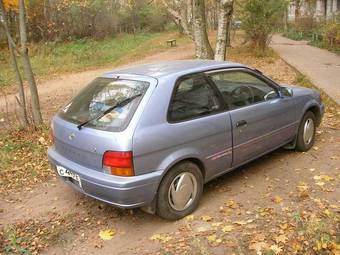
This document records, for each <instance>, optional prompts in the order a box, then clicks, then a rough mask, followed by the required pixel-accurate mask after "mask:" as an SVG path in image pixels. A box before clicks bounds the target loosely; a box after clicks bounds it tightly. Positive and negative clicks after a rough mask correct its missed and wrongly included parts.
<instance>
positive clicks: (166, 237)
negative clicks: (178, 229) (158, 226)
mask: <svg viewBox="0 0 340 255" xmlns="http://www.w3.org/2000/svg"><path fill="white" fill-rule="evenodd" d="M171 239H172V237H171V236H169V235H167V234H154V235H153V236H151V237H150V240H151V241H159V242H161V243H166V242H168V241H170V240H171Z"/></svg>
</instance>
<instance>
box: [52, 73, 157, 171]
mask: <svg viewBox="0 0 340 255" xmlns="http://www.w3.org/2000/svg"><path fill="white" fill-rule="evenodd" d="M146 80H147V79H146ZM146 80H145V79H144V80H143V79H141V80H133V79H126V78H125V79H123V78H103V77H102V78H97V79H95V80H94V81H93V82H91V83H90V84H89V85H88V86H87V87H86V88H84V89H83V90H82V91H81V92H80V93H79V94H78V95H77V96H76V97H75V98H74V99H73V100H72V101H71V102H69V103H68V104H67V105H66V106H65V107H64V108H63V109H62V110H61V111H60V112H59V114H58V115H57V116H55V117H54V119H53V134H54V141H55V144H54V146H55V150H56V152H58V153H59V154H60V155H62V156H63V157H65V158H67V159H69V160H71V161H73V162H75V163H78V164H80V165H83V166H85V167H87V168H90V169H93V170H96V171H103V169H102V158H103V154H104V152H105V151H131V148H132V135H133V130H132V128H130V126H132V125H130V123H131V124H132V122H136V121H138V118H137V117H138V116H136V115H140V114H141V110H140V108H141V107H142V105H144V104H145V103H146V102H145V101H146V100H147V98H148V97H149V96H150V93H151V92H150V89H149V87H150V82H149V81H146ZM136 95H137V96H136ZM134 96H136V97H135V98H134V99H133V100H132V101H131V102H128V103H127V104H124V105H122V106H119V107H116V108H114V109H112V111H110V112H108V113H107V114H105V115H104V116H102V117H100V118H97V117H98V116H100V115H103V112H105V111H107V110H108V109H109V108H110V107H112V106H115V105H117V104H119V103H120V102H122V101H124V100H126V99H128V98H131V97H134ZM88 121H89V122H88ZM86 122H87V124H86V125H84V126H83V127H80V128H79V125H81V124H84V123H86Z"/></svg>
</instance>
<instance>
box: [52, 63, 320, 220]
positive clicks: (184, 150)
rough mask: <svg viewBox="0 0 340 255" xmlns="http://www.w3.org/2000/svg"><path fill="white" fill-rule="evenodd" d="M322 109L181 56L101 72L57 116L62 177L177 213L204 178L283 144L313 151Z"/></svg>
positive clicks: (259, 80)
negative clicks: (176, 59)
mask: <svg viewBox="0 0 340 255" xmlns="http://www.w3.org/2000/svg"><path fill="white" fill-rule="evenodd" d="M323 113H324V106H323V103H322V101H321V97H320V94H319V93H318V92H317V91H315V90H311V89H307V88H299V87H290V86H288V85H279V84H277V83H275V82H274V81H273V80H271V79H269V78H268V77H266V76H264V75H263V74H262V73H261V72H260V71H258V70H256V69H252V68H250V67H246V66H244V65H241V64H236V63H229V62H216V61H199V60H183V61H172V62H163V63H158V64H147V65H138V66H134V67H130V68H126V69H121V70H116V71H113V72H110V73H107V74H104V75H103V76H101V77H98V78H97V79H95V80H94V81H93V82H91V83H90V84H89V85H88V86H87V87H85V88H84V89H83V90H82V91H81V92H80V93H79V94H78V95H77V96H76V97H75V98H74V99H73V100H72V101H71V102H69V103H68V104H67V105H66V106H65V107H63V109H61V111H60V112H59V113H58V114H57V115H56V116H55V117H54V118H53V122H52V130H53V137H54V144H53V146H52V147H50V148H49V150H48V157H49V160H50V162H51V164H52V166H53V167H54V169H55V170H56V171H57V173H58V175H59V176H60V177H61V178H62V180H64V181H65V182H66V183H68V184H70V185H71V186H72V187H73V188H75V189H77V190H78V191H80V192H83V193H84V194H86V195H88V196H91V197H93V198H96V199H98V200H101V201H104V202H107V203H110V204H112V205H114V206H117V207H121V208H135V207H142V208H144V209H145V210H147V211H149V212H156V213H157V214H158V215H160V216H161V217H163V218H166V219H171V220H174V219H179V218H182V217H184V216H186V215H188V214H190V213H191V212H193V211H194V209H195V208H196V207H197V205H198V202H199V200H200V197H201V196H202V191H203V185H204V183H206V182H208V181H210V180H212V179H213V178H216V177H217V176H219V175H222V174H224V173H226V172H228V171H230V170H233V169H235V168H237V167H239V166H241V165H243V164H245V163H247V162H249V161H251V160H254V159H256V158H258V157H260V156H262V155H264V154H266V153H269V152H270V151H273V150H275V149H277V148H279V147H282V146H286V147H289V148H296V149H297V150H300V151H307V150H308V149H310V148H311V147H312V145H313V143H314V137H315V128H316V127H317V126H318V125H319V124H320V122H321V119H322V115H323Z"/></svg>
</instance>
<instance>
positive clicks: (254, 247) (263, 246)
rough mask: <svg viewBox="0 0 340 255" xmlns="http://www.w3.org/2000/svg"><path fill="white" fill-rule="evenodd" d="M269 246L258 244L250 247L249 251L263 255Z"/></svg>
mask: <svg viewBox="0 0 340 255" xmlns="http://www.w3.org/2000/svg"><path fill="white" fill-rule="evenodd" d="M267 249H268V244H267V243H266V242H257V243H252V244H251V245H249V250H255V251H256V252H257V253H258V254H262V253H261V251H262V250H267Z"/></svg>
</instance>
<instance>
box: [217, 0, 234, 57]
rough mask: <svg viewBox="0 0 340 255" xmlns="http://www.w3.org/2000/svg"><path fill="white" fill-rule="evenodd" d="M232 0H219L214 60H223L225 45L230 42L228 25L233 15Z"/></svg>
mask: <svg viewBox="0 0 340 255" xmlns="http://www.w3.org/2000/svg"><path fill="white" fill-rule="evenodd" d="M233 8H234V0H219V2H218V10H219V11H218V27H217V40H216V48H215V57H214V59H215V60H219V61H223V60H225V58H226V51H227V46H229V45H228V44H230V42H229V38H230V26H231V20H232V15H233Z"/></svg>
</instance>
